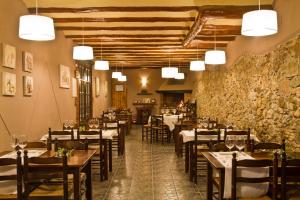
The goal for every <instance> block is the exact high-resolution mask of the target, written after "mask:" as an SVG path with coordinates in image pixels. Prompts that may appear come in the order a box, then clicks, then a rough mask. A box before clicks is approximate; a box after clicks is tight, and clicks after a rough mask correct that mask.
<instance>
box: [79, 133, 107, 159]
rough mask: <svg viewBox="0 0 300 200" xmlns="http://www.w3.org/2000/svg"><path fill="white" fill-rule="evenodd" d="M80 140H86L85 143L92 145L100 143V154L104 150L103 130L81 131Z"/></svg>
mask: <svg viewBox="0 0 300 200" xmlns="http://www.w3.org/2000/svg"><path fill="white" fill-rule="evenodd" d="M77 136H78V138H77V139H78V141H84V144H85V145H92V144H97V145H99V151H100V154H102V152H104V143H105V142H104V141H103V135H102V130H101V129H100V130H99V131H79V132H78V134H77Z"/></svg>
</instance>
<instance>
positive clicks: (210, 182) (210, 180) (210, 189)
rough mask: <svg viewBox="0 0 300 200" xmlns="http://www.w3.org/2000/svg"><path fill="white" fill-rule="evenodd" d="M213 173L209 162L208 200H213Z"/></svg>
mask: <svg viewBox="0 0 300 200" xmlns="http://www.w3.org/2000/svg"><path fill="white" fill-rule="evenodd" d="M212 176H213V172H212V166H211V165H210V163H209V162H207V197H206V199H207V200H212V199H213V183H212V181H213V180H212V179H213V177H212Z"/></svg>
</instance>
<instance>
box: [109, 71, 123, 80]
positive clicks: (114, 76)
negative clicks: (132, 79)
mask: <svg viewBox="0 0 300 200" xmlns="http://www.w3.org/2000/svg"><path fill="white" fill-rule="evenodd" d="M120 76H122V73H121V72H117V71H116V72H113V73H112V76H111V77H112V78H117V79H119V77H120Z"/></svg>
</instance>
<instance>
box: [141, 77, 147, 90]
mask: <svg viewBox="0 0 300 200" xmlns="http://www.w3.org/2000/svg"><path fill="white" fill-rule="evenodd" d="M147 82H148V81H147V77H142V88H146V87H147Z"/></svg>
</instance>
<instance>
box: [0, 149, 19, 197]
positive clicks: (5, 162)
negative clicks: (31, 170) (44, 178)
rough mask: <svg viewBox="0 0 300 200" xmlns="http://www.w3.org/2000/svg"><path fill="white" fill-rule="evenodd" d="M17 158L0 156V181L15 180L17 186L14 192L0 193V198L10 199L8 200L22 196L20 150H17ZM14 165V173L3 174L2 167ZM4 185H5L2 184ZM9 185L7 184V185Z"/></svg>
mask: <svg viewBox="0 0 300 200" xmlns="http://www.w3.org/2000/svg"><path fill="white" fill-rule="evenodd" d="M16 154H17V158H16V159H14V158H0V167H1V168H2V170H1V172H0V182H2V181H15V182H16V186H17V193H16V194H7V193H6V194H1V193H0V199H10V200H21V199H22V196H23V193H22V191H23V184H22V164H21V162H22V161H21V152H20V151H17V153H16ZM12 166H13V167H16V169H17V170H16V171H17V173H16V174H5V171H4V169H3V168H5V167H9V168H11V167H12ZM4 187H5V186H4ZM7 187H9V185H7Z"/></svg>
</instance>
